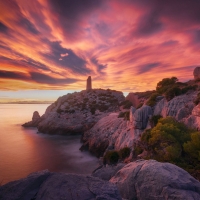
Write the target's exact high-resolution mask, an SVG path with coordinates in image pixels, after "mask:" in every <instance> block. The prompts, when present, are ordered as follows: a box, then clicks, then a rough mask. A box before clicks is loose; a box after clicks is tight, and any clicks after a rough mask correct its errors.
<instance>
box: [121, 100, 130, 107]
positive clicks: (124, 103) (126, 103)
mask: <svg viewBox="0 0 200 200" xmlns="http://www.w3.org/2000/svg"><path fill="white" fill-rule="evenodd" d="M132 105H133V103H132V102H131V101H129V100H125V101H123V102H121V104H120V106H123V108H124V109H130V108H131V106H132Z"/></svg>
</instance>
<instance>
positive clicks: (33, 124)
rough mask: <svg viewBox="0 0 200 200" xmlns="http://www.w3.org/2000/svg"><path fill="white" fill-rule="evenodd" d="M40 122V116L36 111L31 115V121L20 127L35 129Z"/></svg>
mask: <svg viewBox="0 0 200 200" xmlns="http://www.w3.org/2000/svg"><path fill="white" fill-rule="evenodd" d="M41 121H42V118H41V117H40V114H39V113H38V111H35V112H34V113H33V117H32V121H30V122H27V123H25V124H23V125H22V126H24V127H37V126H38V124H39V123H40V122H41Z"/></svg>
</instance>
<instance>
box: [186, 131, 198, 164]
mask: <svg viewBox="0 0 200 200" xmlns="http://www.w3.org/2000/svg"><path fill="white" fill-rule="evenodd" d="M183 147H184V150H185V152H186V153H188V155H189V156H190V157H191V158H192V159H195V160H198V161H200V132H195V133H192V134H191V140H190V141H188V142H186V143H184V145H183Z"/></svg>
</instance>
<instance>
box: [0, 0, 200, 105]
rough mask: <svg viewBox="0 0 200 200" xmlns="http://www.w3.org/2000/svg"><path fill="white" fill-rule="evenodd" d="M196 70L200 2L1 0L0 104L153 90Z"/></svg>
mask: <svg viewBox="0 0 200 200" xmlns="http://www.w3.org/2000/svg"><path fill="white" fill-rule="evenodd" d="M199 65H200V1H199V0H163V1H161V0H32V1H27V0H6V1H5V0H0V102H1V103H2V102H18V101H54V100H56V99H57V98H58V97H59V96H61V95H64V94H66V93H68V92H73V91H80V90H83V89H85V87H86V79H87V77H88V76H92V86H93V88H103V89H107V88H110V89H115V90H120V91H123V92H124V93H128V92H137V91H146V90H153V89H155V87H156V84H157V82H158V81H160V80H162V79H163V78H166V77H172V76H176V77H177V78H178V79H179V81H183V82H184V81H188V80H190V79H193V69H194V68H195V67H196V66H199Z"/></svg>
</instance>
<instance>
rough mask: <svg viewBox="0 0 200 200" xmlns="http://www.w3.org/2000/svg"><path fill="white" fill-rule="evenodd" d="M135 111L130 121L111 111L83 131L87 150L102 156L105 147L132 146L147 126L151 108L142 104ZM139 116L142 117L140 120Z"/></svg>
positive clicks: (117, 148) (119, 147)
mask: <svg viewBox="0 0 200 200" xmlns="http://www.w3.org/2000/svg"><path fill="white" fill-rule="evenodd" d="M135 113H136V114H135ZM135 113H134V114H133V116H134V117H133V121H132V123H131V122H128V121H125V120H124V119H123V118H118V113H111V114H110V115H108V116H105V117H103V118H101V119H100V120H99V121H98V122H97V123H96V124H95V125H94V126H93V127H92V128H91V129H90V130H88V131H86V132H84V135H83V142H84V144H83V146H86V147H88V149H89V151H90V152H92V153H93V154H95V155H96V156H97V157H99V156H102V155H103V153H104V151H106V149H107V148H113V149H116V150H119V149H121V148H123V147H126V146H127V147H130V148H133V145H134V143H135V142H137V140H138V139H139V138H140V136H141V133H142V132H143V131H144V129H145V128H146V126H147V122H148V118H149V116H150V115H151V114H152V109H151V108H150V107H149V106H143V107H142V108H140V109H138V110H136V111H135ZM141 117H143V119H142V120H141ZM138 123H139V125H137V124H138ZM132 124H134V126H133V125H132ZM135 124H136V125H137V126H136V125H135Z"/></svg>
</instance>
